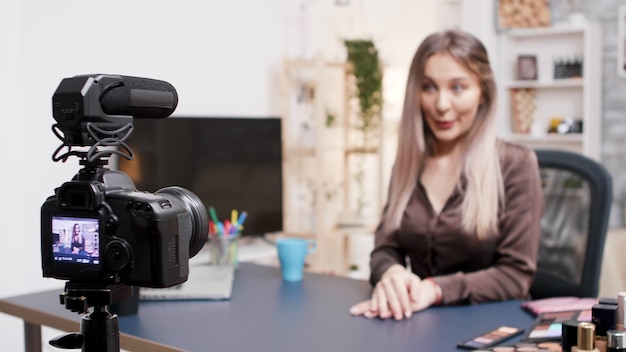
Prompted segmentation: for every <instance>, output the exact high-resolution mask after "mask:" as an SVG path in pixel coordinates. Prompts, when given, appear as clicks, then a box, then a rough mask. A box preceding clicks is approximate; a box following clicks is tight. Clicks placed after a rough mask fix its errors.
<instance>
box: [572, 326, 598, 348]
mask: <svg viewBox="0 0 626 352" xmlns="http://www.w3.org/2000/svg"><path fill="white" fill-rule="evenodd" d="M595 330H596V327H595V325H594V324H593V323H587V322H582V323H578V331H577V334H578V338H577V343H576V346H574V347H572V352H599V350H598V349H597V348H595V347H594V346H593V344H594V338H595Z"/></svg>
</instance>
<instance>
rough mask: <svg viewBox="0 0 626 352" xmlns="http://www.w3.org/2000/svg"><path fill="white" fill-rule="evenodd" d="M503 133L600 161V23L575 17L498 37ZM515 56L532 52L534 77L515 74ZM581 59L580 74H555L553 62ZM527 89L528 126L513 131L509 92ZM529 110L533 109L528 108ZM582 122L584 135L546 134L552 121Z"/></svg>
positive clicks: (540, 145)
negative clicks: (534, 65)
mask: <svg viewBox="0 0 626 352" xmlns="http://www.w3.org/2000/svg"><path fill="white" fill-rule="evenodd" d="M498 52H499V64H500V65H499V67H500V74H499V76H498V78H499V83H500V91H499V97H500V100H499V101H500V105H499V112H500V115H501V132H502V135H503V137H505V138H507V139H509V140H511V141H514V142H517V143H521V144H524V145H527V146H529V147H531V148H554V149H565V150H570V151H575V152H579V153H582V154H584V155H586V156H589V157H591V158H593V159H595V160H599V159H600V139H601V130H602V125H601V121H602V116H601V114H602V108H601V94H602V86H601V76H602V62H601V56H602V49H601V37H600V29H599V25H598V24H596V23H592V22H588V21H586V20H584V19H579V20H577V21H576V22H575V23H563V24H558V25H554V26H552V27H545V28H528V29H514V30H508V31H504V32H501V33H500V34H499V35H498ZM519 55H534V56H535V57H536V63H537V68H536V69H537V79H536V80H520V79H519V77H518V76H517V72H518V67H517V65H518V63H517V59H518V56H519ZM574 57H578V58H582V61H583V69H582V77H576V78H563V79H558V78H555V67H554V66H555V65H554V63H555V61H556V60H571V59H572V58H574ZM515 90H525V91H526V92H531V93H530V95H533V96H534V99H533V100H532V101H531V102H530V104H534V113H533V114H532V121H533V122H532V127H531V128H530V131H528V132H527V133H519V131H515V128H514V123H513V112H512V111H513V109H512V105H513V102H512V97H511V94H512V92H513V91H515ZM532 110H533V109H532V108H531V109H530V111H532ZM565 118H573V119H579V120H581V121H582V133H571V134H558V133H548V131H549V127H550V123H551V120H552V119H565Z"/></svg>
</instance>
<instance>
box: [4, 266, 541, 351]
mask: <svg viewBox="0 0 626 352" xmlns="http://www.w3.org/2000/svg"><path fill="white" fill-rule="evenodd" d="M59 293H60V292H58V291H46V292H41V293H34V294H29V295H24V296H18V297H11V298H6V299H3V300H0V312H4V313H7V314H11V315H15V316H18V317H21V318H22V319H24V320H25V321H28V322H31V323H35V324H41V325H45V326H51V327H55V328H57V329H61V330H67V331H78V327H79V322H80V316H79V315H78V314H76V313H71V312H69V311H68V310H66V309H65V308H64V306H62V305H61V304H59V298H58V296H59ZM369 293H370V287H369V284H368V283H367V282H364V281H359V280H352V279H347V278H342V277H333V276H327V275H320V274H313V273H305V276H304V280H303V281H302V282H299V283H287V282H283V281H282V280H281V277H280V271H279V269H278V268H275V267H266V266H260V265H254V264H246V263H241V264H240V266H239V268H238V269H237V273H236V278H235V283H234V288H233V297H232V299H231V300H229V301H185V302H141V304H140V306H139V313H138V314H137V315H133V316H122V317H120V319H119V322H120V331H121V332H122V337H121V344H122V348H124V349H129V350H134V349H135V348H137V349H138V350H148V349H147V348H149V350H150V351H179V350H181V349H182V350H188V351H209V352H211V351H259V352H264V351H277V352H278V351H294V350H298V351H315V352H324V351H381V350H389V351H397V352H401V351H411V352H414V351H453V350H455V349H456V343H457V342H459V341H461V340H466V339H468V338H472V337H474V336H476V335H478V334H482V333H485V332H487V331H489V330H490V329H492V328H495V327H498V326H500V325H510V326H515V327H519V328H523V329H527V328H528V327H529V326H530V325H531V324H532V322H533V317H532V316H531V315H529V314H528V313H526V312H524V311H523V310H522V309H521V308H520V302H519V301H509V302H501V303H488V304H481V305H475V306H461V307H436V308H431V309H428V310H426V311H423V312H420V313H417V314H414V315H413V317H412V318H411V319H409V320H406V321H400V322H396V321H382V320H379V319H371V320H369V319H365V318H362V317H352V316H351V315H350V314H349V313H348V309H349V307H350V306H351V305H352V304H354V303H356V302H357V301H359V300H361V299H365V298H366V297H368V295H369ZM513 341H516V340H513ZM160 344H162V345H167V346H175V347H177V348H178V349H176V348H168V347H166V346H162V345H161V346H159V345H160Z"/></svg>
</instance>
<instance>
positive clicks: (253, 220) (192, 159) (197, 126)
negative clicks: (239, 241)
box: [118, 117, 283, 236]
mask: <svg viewBox="0 0 626 352" xmlns="http://www.w3.org/2000/svg"><path fill="white" fill-rule="evenodd" d="M133 125H134V131H133V133H132V134H131V136H130V137H129V138H128V140H127V143H128V145H129V146H130V148H131V149H132V151H133V153H134V154H135V157H134V159H133V160H130V161H128V160H126V159H123V158H119V163H118V167H119V170H120V171H122V172H124V173H126V174H127V175H129V176H130V177H131V178H132V179H133V181H134V182H135V185H136V186H137V189H139V190H142V191H149V192H155V191H157V190H158V189H160V188H163V187H167V186H180V187H184V188H186V189H188V190H190V191H191V192H193V193H195V194H196V195H197V196H198V197H200V199H201V200H202V202H203V203H204V205H205V206H206V208H207V210H208V209H209V207H211V206H212V207H214V208H215V210H216V212H217V215H218V218H219V220H220V221H224V220H226V219H230V218H231V211H232V210H233V209H237V211H238V212H242V211H246V212H247V213H248V217H247V219H246V221H245V223H244V229H243V232H242V235H243V236H251V235H264V234H266V233H270V232H280V231H282V230H283V194H282V142H281V137H282V133H281V120H280V118H276V117H267V118H242V117H219V118H218V117H170V118H167V119H162V120H142V119H134V120H133Z"/></svg>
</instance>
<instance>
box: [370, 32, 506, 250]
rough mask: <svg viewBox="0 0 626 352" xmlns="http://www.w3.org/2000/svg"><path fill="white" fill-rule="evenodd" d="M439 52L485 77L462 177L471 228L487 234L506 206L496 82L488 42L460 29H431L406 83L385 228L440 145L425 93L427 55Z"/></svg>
mask: <svg viewBox="0 0 626 352" xmlns="http://www.w3.org/2000/svg"><path fill="white" fill-rule="evenodd" d="M436 53H446V54H449V55H450V56H452V57H453V58H454V59H456V60H457V61H458V62H459V63H460V64H462V65H464V67H466V68H467V69H469V71H470V72H472V73H473V74H474V75H475V76H476V77H477V78H478V80H479V82H480V88H481V95H482V96H481V99H482V103H481V104H480V106H479V107H478V111H477V113H476V119H475V121H474V123H473V125H472V126H471V127H470V129H469V131H468V132H467V133H466V134H465V135H464V137H463V139H462V140H461V143H463V145H462V147H463V148H462V150H463V153H464V154H463V160H464V165H463V168H462V170H461V179H464V180H465V181H466V185H465V187H466V188H465V195H464V199H463V204H462V217H463V227H464V229H465V230H466V231H468V232H475V233H476V234H477V236H478V237H479V238H485V237H486V236H488V235H490V234H497V233H498V210H499V207H504V186H503V181H502V174H501V171H500V161H499V156H498V149H499V148H498V146H497V138H496V132H497V131H496V127H497V126H496V118H495V106H496V83H495V80H494V77H493V72H492V70H491V66H490V63H489V57H488V55H487V50H486V49H485V47H484V45H483V44H482V43H481V42H480V40H478V39H477V38H475V37H474V36H472V35H471V34H469V33H466V32H462V31H456V30H452V31H444V32H438V33H434V34H431V35H430V36H428V37H427V38H426V39H424V41H423V42H422V44H421V45H420V47H419V48H418V49H417V52H416V53H415V56H414V57H413V61H412V63H411V67H410V70H409V76H408V80H407V84H406V91H405V97H404V107H403V110H402V119H401V121H400V131H399V138H398V149H397V153H396V160H395V163H394V166H393V169H392V172H391V182H390V187H389V198H388V206H387V210H386V211H385V213H384V214H383V222H382V228H381V230H382V233H384V234H388V233H391V232H392V231H394V230H396V229H397V228H398V227H399V226H400V222H401V220H402V214H403V213H404V210H405V208H406V206H407V204H408V202H409V198H410V196H411V194H412V192H413V190H414V189H415V186H416V185H417V181H418V177H419V175H420V173H421V170H422V168H423V165H424V160H425V158H426V157H428V156H429V155H432V151H433V150H434V143H435V140H434V136H433V135H432V133H431V132H430V130H429V128H428V126H427V124H425V123H424V118H423V116H422V109H421V106H420V102H419V96H420V93H421V85H422V81H423V79H424V68H425V66H426V61H427V60H428V58H430V57H431V56H432V55H433V54H436ZM459 182H460V180H459ZM459 186H460V184H458V185H457V187H459Z"/></svg>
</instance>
